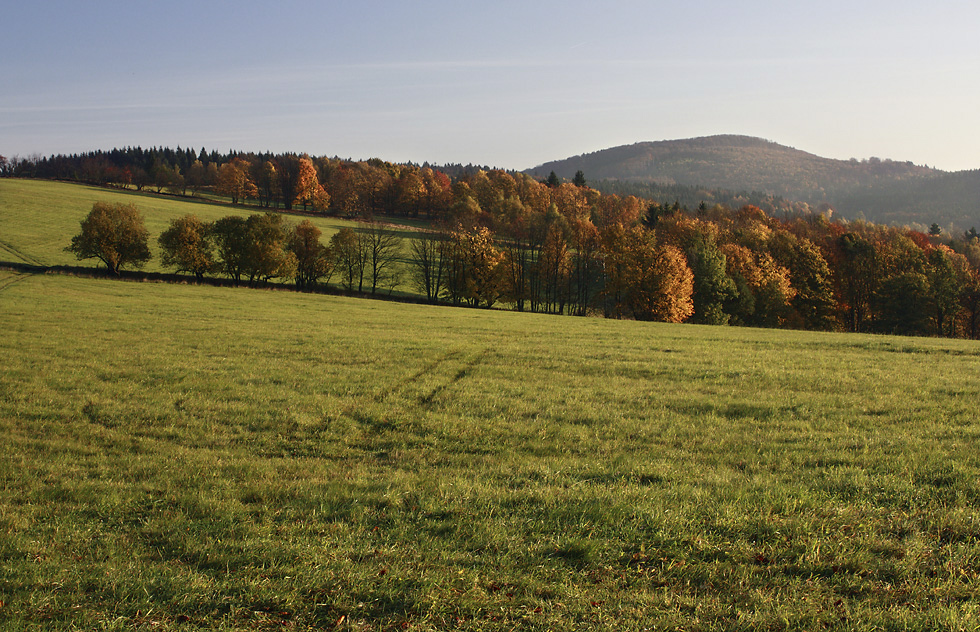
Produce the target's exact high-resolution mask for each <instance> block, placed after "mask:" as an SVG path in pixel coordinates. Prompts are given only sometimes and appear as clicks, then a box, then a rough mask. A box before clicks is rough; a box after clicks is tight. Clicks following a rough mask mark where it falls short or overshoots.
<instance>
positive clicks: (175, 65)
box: [0, 0, 980, 171]
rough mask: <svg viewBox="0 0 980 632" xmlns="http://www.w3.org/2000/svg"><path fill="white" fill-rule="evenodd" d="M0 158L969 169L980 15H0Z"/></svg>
mask: <svg viewBox="0 0 980 632" xmlns="http://www.w3.org/2000/svg"><path fill="white" fill-rule="evenodd" d="M5 5H6V6H5V7H4V9H3V11H2V12H0V13H2V16H3V19H2V21H0V42H3V53H2V55H0V154H2V155H4V156H7V157H8V158H9V157H13V156H21V157H26V156H30V155H34V154H40V155H44V156H47V155H52V154H58V153H65V154H70V153H76V152H83V151H90V150H96V149H111V148H114V147H127V146H133V147H135V146H142V147H144V148H146V147H152V146H168V147H172V148H176V147H177V146H180V147H192V148H194V149H195V150H197V149H200V148H201V147H205V148H207V149H208V150H209V151H210V150H212V149H216V150H218V151H221V152H224V151H228V150H238V151H256V152H259V151H273V152H296V153H309V154H311V155H317V156H339V157H341V158H353V159H367V158H373V157H377V158H382V159H384V160H389V161H392V162H406V161H412V162H415V163H423V162H429V163H432V164H446V163H462V164H478V165H488V166H493V167H501V168H507V169H526V168H530V167H533V166H536V165H539V164H541V163H544V162H547V161H550V160H558V159H562V158H566V157H569V156H574V155H578V154H582V153H588V152H593V151H597V150H600V149H605V148H608V147H614V146H618V145H625V144H632V143H636V142H643V141H657V140H671V139H681V138H692V137H698V136H709V135H714V134H744V135H749V136H757V137H760V138H765V139H767V140H771V141H774V142H777V143H780V144H784V145H789V146H791V147H795V148H797V149H801V150H804V151H808V152H810V153H813V154H817V155H819V156H824V157H828V158H838V159H845V160H846V159H849V158H857V159H864V158H870V157H873V156H874V157H880V158H889V159H893V160H900V161H911V162H914V163H915V164H920V165H923V164H924V165H929V166H931V167H937V168H940V169H945V170H951V171H953V170H962V169H977V168H980V36H978V35H977V34H978V33H980V3H977V2H975V1H974V0H970V1H962V2H960V1H947V0H931V1H930V2H929V3H928V4H927V3H924V2H906V1H905V0H889V1H879V0H873V1H867V2H864V1H862V0H851V1H848V2H841V1H838V0H826V1H821V2H805V3H804V2H786V1H785V0H779V1H763V0H746V1H732V0H724V1H721V0H705V1H698V0H688V1H684V2H680V1H677V2H662V1H658V0H650V1H645V2H644V1H639V0H635V1H633V0H607V1H605V2H595V1H592V2H584V1H581V0H562V1H560V2H552V1H541V2H535V1H534V0H522V1H510V0H494V1H493V2H486V1H483V2H471V1H469V0H454V1H448V0H447V1H426V0H416V1H413V2H401V1H399V2H396V1H389V2H386V1H381V0H357V1H351V0H344V1H333V0H330V1H325V2H313V1H291V0H280V1H278V2H274V3H272V2H261V3H258V2H250V1H249V0H238V1H237V2H224V1H221V0H206V1H201V0H195V1H193V2H185V1H183V0H171V1H170V2H166V3H158V2H142V1H139V0H136V1H134V0H127V1H126V2H115V1H111V0H104V1H99V2H78V1H77V0H72V1H71V2H61V1H47V0H34V1H32V2H6V3H5Z"/></svg>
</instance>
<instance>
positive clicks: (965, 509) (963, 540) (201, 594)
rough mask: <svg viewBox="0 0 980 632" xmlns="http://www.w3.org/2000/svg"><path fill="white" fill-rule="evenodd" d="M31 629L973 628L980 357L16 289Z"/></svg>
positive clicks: (11, 468) (68, 282)
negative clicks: (977, 401)
mask: <svg viewBox="0 0 980 632" xmlns="http://www.w3.org/2000/svg"><path fill="white" fill-rule="evenodd" d="M0 323H2V324H3V327H2V329H0V357H3V358H4V361H3V363H2V367H0V436H2V437H3V441H0V628H2V629H7V630H21V629H25V628H34V629H56V630H57V629H64V630H67V629H133V628H136V629H153V630H170V629H180V630H188V629H198V628H199V629H225V630H240V629H269V628H282V627H285V628H291V629H308V628H327V629H343V630H374V629H418V630H435V629H466V630H480V629H501V630H503V629H514V628H516V627H520V628H523V629H541V630H544V629H617V630H631V629H635V630H639V629H650V628H654V627H658V628H671V629H687V630H718V629H733V630H734V629H849V630H851V629H858V630H860V629H867V630H871V629H921V630H926V629H972V628H974V627H975V626H976V625H977V619H976V616H977V603H978V599H980V595H978V594H977V593H978V585H980V584H978V581H977V580H978V577H977V574H978V570H980V543H978V534H980V515H978V512H980V510H978V501H980V483H978V480H980V476H978V475H980V456H978V452H977V450H976V444H977V435H978V433H980V424H978V419H977V412H976V410H977V409H976V390H977V382H976V379H977V378H976V376H977V375H978V374H980V348H978V347H977V345H976V343H973V342H968V341H950V340H931V339H902V338H889V337H868V336H859V335H836V334H815V333H791V332H774V331H768V330H753V329H734V328H722V327H697V326H670V325H658V324H644V323H633V322H621V321H605V320H601V319H572V318H564V319H558V318H552V317H546V316H535V315H529V314H518V313H509V312H485V311H476V310H460V309H451V308H435V307H428V306H420V305H401V304H389V303H379V302H374V301H364V300H356V299H347V298H341V297H326V296H313V295H302V294H296V293H286V292H269V291H256V290H244V289H233V288H215V287H209V286H179V285H168V284H160V283H132V282H121V281H111V280H99V279H84V278H75V277H68V276H53V275H36V276H30V275H17V274H14V273H11V272H0Z"/></svg>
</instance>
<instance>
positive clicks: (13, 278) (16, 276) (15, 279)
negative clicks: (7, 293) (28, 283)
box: [0, 272, 34, 292]
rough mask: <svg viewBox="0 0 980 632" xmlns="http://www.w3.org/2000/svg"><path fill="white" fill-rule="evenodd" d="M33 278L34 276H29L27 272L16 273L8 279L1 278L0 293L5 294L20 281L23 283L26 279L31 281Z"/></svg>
mask: <svg viewBox="0 0 980 632" xmlns="http://www.w3.org/2000/svg"><path fill="white" fill-rule="evenodd" d="M32 276H34V275H32V274H28V273H26V272H16V273H14V274H13V275H11V276H9V277H7V278H6V279H3V278H0V292H3V291H4V290H6V289H7V288H8V287H10V286H11V285H13V284H14V283H17V282H18V281H23V280H24V279H29V278H31V277H32Z"/></svg>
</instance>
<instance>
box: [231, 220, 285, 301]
mask: <svg viewBox="0 0 980 632" xmlns="http://www.w3.org/2000/svg"><path fill="white" fill-rule="evenodd" d="M291 233H292V231H291V230H290V229H289V227H288V226H287V225H286V221H285V220H284V218H283V216H282V215H280V214H279V213H263V214H261V215H250V216H249V217H248V219H246V220H245V234H246V240H245V244H246V245H245V253H246V255H245V262H244V267H243V269H242V272H243V275H245V276H248V283H249V285H253V284H254V283H255V282H256V281H268V280H270V279H275V278H292V277H294V275H295V274H296V256H295V255H294V254H293V253H292V252H291V251H290V250H289V248H288V241H289V237H290V234H291Z"/></svg>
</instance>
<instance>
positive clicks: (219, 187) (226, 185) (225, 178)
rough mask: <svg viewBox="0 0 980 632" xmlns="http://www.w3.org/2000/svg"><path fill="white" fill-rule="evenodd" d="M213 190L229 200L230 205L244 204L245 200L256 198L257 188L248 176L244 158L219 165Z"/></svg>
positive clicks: (246, 162)
mask: <svg viewBox="0 0 980 632" xmlns="http://www.w3.org/2000/svg"><path fill="white" fill-rule="evenodd" d="M215 190H216V191H217V192H218V193H219V194H221V195H227V196H228V197H230V198H231V203H232V204H238V202H239V201H241V202H242V203H244V202H245V200H246V198H250V197H256V196H258V194H259V190H258V188H257V187H256V186H255V183H253V182H252V178H251V177H250V175H249V163H248V161H247V160H245V159H244V158H235V159H234V160H231V161H229V162H226V163H225V164H223V165H221V168H220V169H219V170H218V180H217V182H216V185H215Z"/></svg>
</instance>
